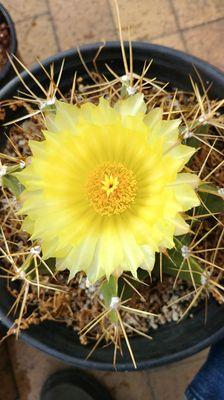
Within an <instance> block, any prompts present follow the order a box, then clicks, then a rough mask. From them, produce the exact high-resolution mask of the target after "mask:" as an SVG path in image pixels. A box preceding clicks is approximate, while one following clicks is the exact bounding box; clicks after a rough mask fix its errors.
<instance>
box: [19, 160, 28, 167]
mask: <svg viewBox="0 0 224 400" xmlns="http://www.w3.org/2000/svg"><path fill="white" fill-rule="evenodd" d="M25 166H26V163H25V161H23V160H21V161H20V162H19V168H21V169H23V168H25Z"/></svg>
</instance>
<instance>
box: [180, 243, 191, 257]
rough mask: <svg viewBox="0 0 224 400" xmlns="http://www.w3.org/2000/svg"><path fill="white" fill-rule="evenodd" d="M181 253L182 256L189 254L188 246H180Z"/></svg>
mask: <svg viewBox="0 0 224 400" xmlns="http://www.w3.org/2000/svg"><path fill="white" fill-rule="evenodd" d="M181 253H182V256H183V258H188V257H189V256H190V249H189V247H188V246H185V245H184V246H182V247H181Z"/></svg>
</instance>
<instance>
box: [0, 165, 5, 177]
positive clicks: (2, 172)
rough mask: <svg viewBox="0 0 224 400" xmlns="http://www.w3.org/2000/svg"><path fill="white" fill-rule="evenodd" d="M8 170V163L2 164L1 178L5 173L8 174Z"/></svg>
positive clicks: (0, 167)
mask: <svg viewBox="0 0 224 400" xmlns="http://www.w3.org/2000/svg"><path fill="white" fill-rule="evenodd" d="M6 172H7V167H6V165H1V164H0V178H2V177H3V176H4V175H6Z"/></svg>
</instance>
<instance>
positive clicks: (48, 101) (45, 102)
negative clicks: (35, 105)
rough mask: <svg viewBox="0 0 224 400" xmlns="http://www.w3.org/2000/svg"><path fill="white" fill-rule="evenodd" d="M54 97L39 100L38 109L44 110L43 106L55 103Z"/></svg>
mask: <svg viewBox="0 0 224 400" xmlns="http://www.w3.org/2000/svg"><path fill="white" fill-rule="evenodd" d="M55 100H56V99H55V97H52V99H48V100H43V101H41V102H40V110H44V108H45V107H47V106H52V105H53V104H55Z"/></svg>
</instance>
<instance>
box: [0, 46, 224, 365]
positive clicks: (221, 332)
mask: <svg viewBox="0 0 224 400" xmlns="http://www.w3.org/2000/svg"><path fill="white" fill-rule="evenodd" d="M101 45H102V43H101V42H97V43H93V44H87V45H84V46H80V51H81V52H82V54H83V55H84V58H85V60H86V59H88V56H91V55H92V53H93V52H94V51H95V52H96V51H97V50H98V49H99V47H100V46H101ZM132 46H133V49H134V50H137V49H141V50H142V51H144V49H145V50H146V51H149V50H151V51H152V52H154V53H155V52H157V53H158V55H159V54H161V53H163V54H165V55H166V57H167V59H169V58H172V59H174V60H176V62H178V63H181V61H183V62H185V63H186V62H187V63H188V64H193V65H194V66H195V67H196V68H198V69H199V70H202V71H203V72H205V73H206V74H208V75H209V76H211V80H215V81H216V85H218V83H219V82H220V83H221V82H222V85H224V74H223V73H222V72H221V71H220V70H219V69H217V68H216V67H214V66H212V65H210V64H209V63H207V62H206V61H203V60H200V59H199V58H197V57H194V56H191V55H188V54H186V53H184V52H182V51H179V50H174V49H171V48H168V47H165V46H160V45H155V44H150V43H147V42H138V41H134V42H132ZM105 47H106V49H107V50H111V51H113V50H118V48H119V49H120V42H118V41H110V42H106V43H105ZM125 48H128V42H125ZM77 54H78V52H77V50H76V49H75V48H74V49H69V50H66V51H64V52H59V53H56V54H55V55H53V56H51V57H48V58H47V59H45V60H44V61H43V62H42V64H43V65H44V66H45V67H46V66H48V65H49V64H51V63H52V62H55V61H57V60H62V59H63V58H66V57H71V56H72V55H74V56H75V55H77ZM101 59H102V60H103V58H101ZM40 68H41V67H40V65H39V64H34V65H33V66H31V68H30V71H31V72H32V73H33V74H35V73H36V72H37V71H39V70H40ZM28 76H29V75H28V73H27V72H26V71H23V72H22V73H21V77H22V78H23V79H24V78H25V79H26V78H28ZM19 82H20V79H19V77H15V78H14V79H12V80H11V81H10V82H8V84H6V85H5V86H4V88H2V89H1V90H0V98H4V97H5V96H6V94H7V92H8V91H10V90H12V88H13V87H14V86H17V85H18V83H19ZM0 319H1V321H2V322H3V324H4V325H6V326H7V327H8V328H9V327H10V326H11V324H12V319H11V318H9V317H8V316H7V315H5V314H4V313H3V310H2V309H1V307H0ZM223 337H224V326H223V327H222V328H220V329H218V330H217V331H216V332H215V333H213V334H210V335H208V336H207V338H205V339H202V340H201V341H200V342H197V343H196V344H195V345H191V346H190V347H189V348H185V349H184V350H181V351H178V352H176V353H172V354H167V355H164V356H160V357H159V358H156V359H155V358H153V359H148V360H143V361H141V360H139V361H137V365H138V368H137V369H138V370H143V369H148V368H152V367H157V366H162V365H165V364H168V363H172V362H176V361H179V360H181V359H183V358H187V357H189V356H192V355H193V354H195V353H197V352H199V351H201V350H203V349H205V348H206V347H208V346H210V345H211V344H213V343H215V342H217V341H218V340H220V339H221V338H223ZM20 338H21V339H22V340H24V341H25V342H26V343H28V344H30V345H32V346H33V347H35V348H37V349H39V350H41V351H43V352H45V353H47V354H49V355H51V356H54V357H56V358H59V359H61V360H63V361H64V362H66V363H68V364H73V365H76V366H78V367H80V368H90V369H98V370H107V371H114V367H113V365H112V363H109V362H103V361H94V360H91V359H88V360H86V359H82V358H80V357H75V356H70V355H69V354H67V353H65V352H63V351H61V350H56V349H54V348H53V347H49V346H48V345H47V344H45V343H43V342H40V340H38V339H36V338H34V337H33V336H32V333H30V332H29V330H28V331H22V332H21V333H20ZM80 346H81V344H80ZM116 367H117V368H116V369H117V371H133V370H135V369H134V367H133V364H132V362H131V361H130V362H125V361H124V362H122V361H119V362H118V363H117V365H116Z"/></svg>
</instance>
